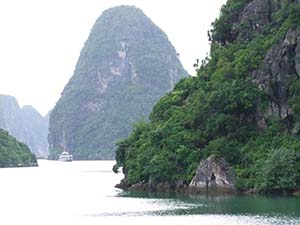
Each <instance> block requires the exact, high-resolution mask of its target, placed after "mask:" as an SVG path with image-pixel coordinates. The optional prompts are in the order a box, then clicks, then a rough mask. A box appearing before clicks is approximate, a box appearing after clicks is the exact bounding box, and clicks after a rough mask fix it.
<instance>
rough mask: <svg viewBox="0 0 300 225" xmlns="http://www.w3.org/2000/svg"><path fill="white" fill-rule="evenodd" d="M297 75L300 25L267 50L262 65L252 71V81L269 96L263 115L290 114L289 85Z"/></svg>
mask: <svg viewBox="0 0 300 225" xmlns="http://www.w3.org/2000/svg"><path fill="white" fill-rule="evenodd" d="M297 77H298V78H299V77H300V27H298V28H296V29H291V30H289V31H288V32H287V34H286V35H285V37H284V39H283V40H282V41H281V42H280V43H278V44H276V45H275V46H273V47H272V48H271V49H270V50H269V51H268V53H267V55H266V57H265V59H264V61H263V65H262V67H261V68H260V69H259V70H256V71H254V72H253V78H254V82H255V83H256V84H257V85H258V87H259V88H260V89H261V90H263V91H264V92H265V93H267V96H268V97H269V106H268V110H267V115H265V116H269V115H273V116H277V117H279V118H281V119H285V118H286V117H287V116H288V115H289V114H290V112H291V109H290V108H289V105H288V99H289V86H290V82H291V81H292V80H293V79H295V78H297Z"/></svg>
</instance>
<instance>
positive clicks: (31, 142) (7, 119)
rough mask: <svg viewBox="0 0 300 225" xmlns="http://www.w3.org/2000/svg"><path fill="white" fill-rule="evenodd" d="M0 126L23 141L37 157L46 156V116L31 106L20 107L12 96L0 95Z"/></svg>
mask: <svg viewBox="0 0 300 225" xmlns="http://www.w3.org/2000/svg"><path fill="white" fill-rule="evenodd" d="M0 128H2V129H4V130H7V131H8V132H9V133H10V135H12V136H14V137H15V138H16V139H17V140H18V141H21V142H24V143H25V144H26V145H27V146H28V147H29V148H30V150H31V151H32V152H33V153H34V154H35V155H36V156H37V157H47V156H48V141H47V136H48V118H46V117H45V118H44V117H42V116H41V114H40V113H39V112H38V111H36V110H35V109H34V108H33V107H32V106H24V107H22V108H20V106H19V104H18V102H17V100H16V99H15V98H14V97H12V96H8V95H0Z"/></svg>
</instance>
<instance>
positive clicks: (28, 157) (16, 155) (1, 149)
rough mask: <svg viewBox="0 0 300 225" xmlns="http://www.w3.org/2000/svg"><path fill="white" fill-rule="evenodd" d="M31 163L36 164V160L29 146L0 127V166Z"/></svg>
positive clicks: (30, 164)
mask: <svg viewBox="0 0 300 225" xmlns="http://www.w3.org/2000/svg"><path fill="white" fill-rule="evenodd" d="M33 165H37V161H36V158H35V156H34V155H33V154H32V153H31V152H30V150H29V148H28V147H27V146H26V145H25V144H23V143H21V142H18V141H17V140H16V139H15V138H14V137H12V136H10V135H9V134H8V132H7V131H4V130H2V129H0V167H16V166H33Z"/></svg>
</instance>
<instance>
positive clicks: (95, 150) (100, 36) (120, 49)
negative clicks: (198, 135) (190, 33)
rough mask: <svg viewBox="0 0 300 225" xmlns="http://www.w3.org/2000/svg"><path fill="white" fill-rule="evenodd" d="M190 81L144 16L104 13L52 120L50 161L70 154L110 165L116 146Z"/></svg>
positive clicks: (131, 11)
mask: <svg viewBox="0 0 300 225" xmlns="http://www.w3.org/2000/svg"><path fill="white" fill-rule="evenodd" d="M186 75H187V74H186V71H185V70H184V69H183V68H182V65H181V63H180V62H179V59H178V58H177V53H176V51H175V49H174V47H173V46H172V45H171V43H170V42H169V40H168V38H167V36H166V35H165V34H164V33H163V31H161V30H160V29H159V28H158V27H157V26H155V24H154V23H153V22H152V21H151V20H150V19H149V18H147V17H146V16H145V15H144V13H143V12H142V11H141V10H139V9H137V8H135V7H131V6H120V7H115V8H112V9H109V10H107V11H105V12H103V14H102V15H101V16H100V17H99V19H98V20H97V21H96V23H95V25H94V27H93V28H92V30H91V33H90V35H89V38H88V40H87V41H86V43H85V45H84V48H83V49H82V51H81V54H80V57H79V60H78V63H77V65H76V69H75V72H74V74H73V76H72V78H71V79H70V81H69V83H68V84H67V85H66V87H65V89H64V91H63V92H62V96H61V98H60V99H59V101H58V102H57V104H56V106H55V108H54V109H53V111H52V112H51V114H50V126H49V144H50V151H51V157H50V158H53V159H54V158H57V155H58V153H60V152H61V151H62V149H63V148H66V149H68V150H69V151H70V152H72V154H73V156H74V158H75V159H112V158H113V157H114V154H115V142H116V140H118V139H120V138H122V137H126V136H127V135H128V134H129V132H130V130H131V127H132V123H133V122H136V121H138V120H140V119H143V118H144V119H145V118H147V117H148V115H149V113H150V111H151V108H152V106H153V105H154V103H155V102H156V101H157V100H158V99H159V97H160V96H162V94H164V93H166V92H167V91H170V90H172V88H173V85H174V84H175V83H176V82H177V81H178V80H179V79H180V78H182V77H183V76H186Z"/></svg>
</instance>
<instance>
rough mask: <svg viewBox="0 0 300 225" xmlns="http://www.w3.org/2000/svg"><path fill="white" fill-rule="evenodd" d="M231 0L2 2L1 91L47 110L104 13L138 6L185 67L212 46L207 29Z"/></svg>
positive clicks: (19, 100)
mask: <svg viewBox="0 0 300 225" xmlns="http://www.w3.org/2000/svg"><path fill="white" fill-rule="evenodd" d="M225 2H226V0H210V1H203V0H175V1H174V0H173V1H171V0H164V1H162V0H160V1H159V0H152V1H151V0H26V1H25V0H3V1H0V94H7V95H13V96H15V97H16V98H17V100H18V102H19V104H20V105H33V106H34V107H35V108H36V109H37V110H38V111H40V112H41V113H42V114H43V115H45V114H46V113H47V112H48V111H49V110H50V109H51V108H53V107H54V105H55V103H56V101H57V100H58V99H59V97H60V93H61V92H62V90H63V88H64V86H65V85H66V84H67V82H68V80H69V79H70V77H71V76H72V74H73V71H74V68H75V65H76V62H77V60H78V57H79V54H80V50H81V48H82V47H83V44H84V42H85V41H86V39H87V38H88V35H89V32H90V29H91V28H92V26H93V24H94V22H95V21H96V19H97V18H98V17H99V16H100V15H101V13H102V12H103V11H104V10H105V9H108V8H110V7H114V6H117V5H135V6H136V7H138V8H140V9H142V10H143V11H144V13H145V14H146V15H147V16H148V17H150V19H151V20H152V21H154V23H155V24H156V25H157V26H159V27H160V28H161V29H162V30H163V31H165V32H166V34H167V35H168V37H169V39H170V41H171V42H172V44H173V45H174V46H175V48H176V50H177V52H179V53H180V59H181V62H182V63H183V66H184V67H185V69H186V70H188V72H189V73H190V74H194V69H193V64H194V62H195V60H196V59H197V58H199V59H202V58H204V57H205V56H206V53H207V52H208V51H209V45H208V40H207V30H209V28H210V24H211V22H212V21H213V20H214V19H215V17H217V16H218V15H219V9H220V7H221V6H222V4H224V3H225Z"/></svg>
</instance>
